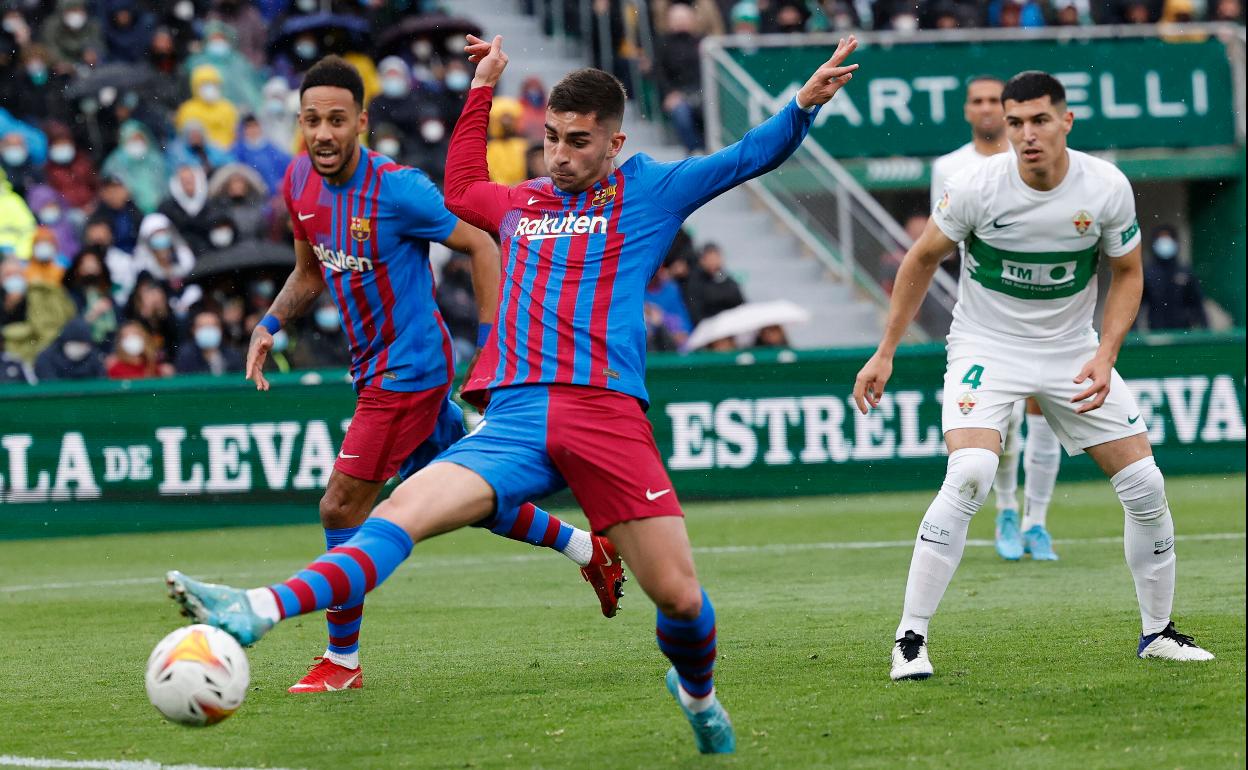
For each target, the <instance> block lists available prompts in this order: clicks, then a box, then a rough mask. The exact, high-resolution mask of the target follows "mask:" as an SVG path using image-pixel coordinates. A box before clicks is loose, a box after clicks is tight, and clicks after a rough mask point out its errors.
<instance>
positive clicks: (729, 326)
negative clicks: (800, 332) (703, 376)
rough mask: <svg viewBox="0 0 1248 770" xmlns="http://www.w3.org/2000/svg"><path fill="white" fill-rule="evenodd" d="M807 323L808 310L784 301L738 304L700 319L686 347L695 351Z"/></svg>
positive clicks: (808, 318) (808, 317)
mask: <svg viewBox="0 0 1248 770" xmlns="http://www.w3.org/2000/svg"><path fill="white" fill-rule="evenodd" d="M809 320H810V311H808V310H806V308H804V307H802V306H801V305H798V304H796V303H793V302H790V301H789V300H787V299H778V300H775V301H774V302H746V303H745V304H744V305H737V306H736V307H734V308H731V309H729V310H725V311H723V312H722V313H716V314H715V315H713V316H711V317H710V318H704V319H702V322H701V323H699V324H698V326H697V328H695V329H694V330H693V333H692V334H690V335H689V341H688V342H687V343H686V347H687V348H688V349H689V350H697V349H698V348H703V347H706V346H707V345H709V344H711V343H712V342H714V341H715V340H722V339H724V338H725V337H741V336H743V335H747V334H753V333H755V332H757V331H758V330H759V329H763V328H765V327H768V326H782V325H784V324H799V323H806V322H807V321H809Z"/></svg>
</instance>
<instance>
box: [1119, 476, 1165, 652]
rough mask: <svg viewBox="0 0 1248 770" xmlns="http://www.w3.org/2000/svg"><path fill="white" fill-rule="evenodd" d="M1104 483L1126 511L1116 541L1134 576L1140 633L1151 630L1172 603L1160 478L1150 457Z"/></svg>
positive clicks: (1155, 629) (1162, 626)
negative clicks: (1116, 494)
mask: <svg viewBox="0 0 1248 770" xmlns="http://www.w3.org/2000/svg"><path fill="white" fill-rule="evenodd" d="M1110 482H1111V483H1112V484H1113V485H1114V491H1115V492H1117V493H1118V499H1119V500H1121V501H1122V508H1123V510H1124V511H1126V514H1127V516H1126V529H1125V531H1124V532H1123V537H1122V545H1123V550H1124V551H1125V553H1126V557H1127V566H1128V567H1129V568H1130V569H1131V577H1132V578H1134V579H1135V596H1136V599H1138V600H1139V603H1140V620H1141V622H1142V624H1143V631H1144V635H1145V636H1147V635H1148V634H1155V633H1157V632H1159V631H1161V630H1163V629H1165V627H1166V624H1168V623H1169V622H1170V611H1171V608H1172V607H1173V605H1174V563H1175V558H1174V519H1172V518H1171V516H1170V505H1169V504H1168V503H1167V502H1166V489H1165V482H1164V480H1163V479H1162V476H1161V471H1160V470H1159V469H1158V468H1157V463H1156V462H1155V461H1154V460H1153V458H1152V457H1145V458H1144V459H1142V460H1136V461H1135V462H1133V463H1131V464H1130V465H1128V466H1127V467H1125V468H1123V469H1122V470H1120V471H1118V472H1117V473H1116V474H1114V477H1113V478H1112V479H1110Z"/></svg>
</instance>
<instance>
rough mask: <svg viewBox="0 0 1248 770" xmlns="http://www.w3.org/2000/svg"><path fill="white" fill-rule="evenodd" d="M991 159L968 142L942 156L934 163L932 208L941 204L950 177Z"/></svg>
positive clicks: (972, 143)
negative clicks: (941, 197)
mask: <svg viewBox="0 0 1248 770" xmlns="http://www.w3.org/2000/svg"><path fill="white" fill-rule="evenodd" d="M1006 152H1009V150H1006ZM991 157H992V155H983V154H981V153H980V151H979V150H977V149H975V143H974V142H967V143H966V144H964V145H962V146H961V147H959V148H958V149H956V150H954V151H953V152H951V153H948V154H947V155H941V156H940V157H939V158H937V159H936V160H934V161H932V186H931V198H932V204H931V207H930V208H931V209H935V208H936V204H937V203H940V196H942V195H944V194H945V182H948V181H949V177H951V176H953V175H954V174H956V173H958V172H959V171H962V170H963V169H968V168H971V167H972V166H978V165H979V164H980V163H983V162H984V161H986V160H988V159H989V158H991Z"/></svg>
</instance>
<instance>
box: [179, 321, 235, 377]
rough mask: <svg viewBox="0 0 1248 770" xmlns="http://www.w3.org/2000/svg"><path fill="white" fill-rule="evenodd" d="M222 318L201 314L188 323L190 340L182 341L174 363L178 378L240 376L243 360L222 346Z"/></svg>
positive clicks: (231, 350) (233, 351)
mask: <svg viewBox="0 0 1248 770" xmlns="http://www.w3.org/2000/svg"><path fill="white" fill-rule="evenodd" d="M224 339H225V335H224V333H223V331H222V324H221V316H219V315H218V314H217V313H216V312H215V311H212V310H201V311H199V312H198V313H196V314H195V316H194V319H193V320H192V321H191V335H190V339H188V340H185V341H184V342H183V343H182V345H181V346H180V349H179V350H178V357H177V358H176V359H175V360H174V365H173V366H174V368H175V369H177V370H178V372H179V373H181V374H214V375H218V376H220V375H222V374H225V373H226V372H241V371H242V370H243V358H242V356H241V355H239V353H238V351H237V350H234V349H233V348H229V347H226V346H225V345H224V344H223V342H224Z"/></svg>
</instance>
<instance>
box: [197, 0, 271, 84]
mask: <svg viewBox="0 0 1248 770" xmlns="http://www.w3.org/2000/svg"><path fill="white" fill-rule="evenodd" d="M270 5H273V6H276V5H279V4H278V3H273V2H271V3H270ZM255 6H256V3H253V2H244V0H216V2H214V3H213V7H212V12H211V13H210V15H209V16H210V18H211V19H212V20H213V21H217V20H220V21H221V22H224V25H223V26H225V28H226V29H229V30H232V31H233V32H234V33H235V39H234V40H233V41H232V42H234V44H235V47H236V48H237V49H238V51H239V53H241V54H242V55H243V56H245V57H247V61H248V62H249V63H250V64H251V65H252V66H253V67H257V68H259V67H264V66H265V64H266V62H265V59H264V54H265V45H266V44H267V43H268V41H269V29H268V26H267V23H268V22H267V21H266V20H265V17H264V15H263V14H262V13H261V11H260V10H258V9H257V8H256V7H255ZM278 10H280V8H279V9H278Z"/></svg>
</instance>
